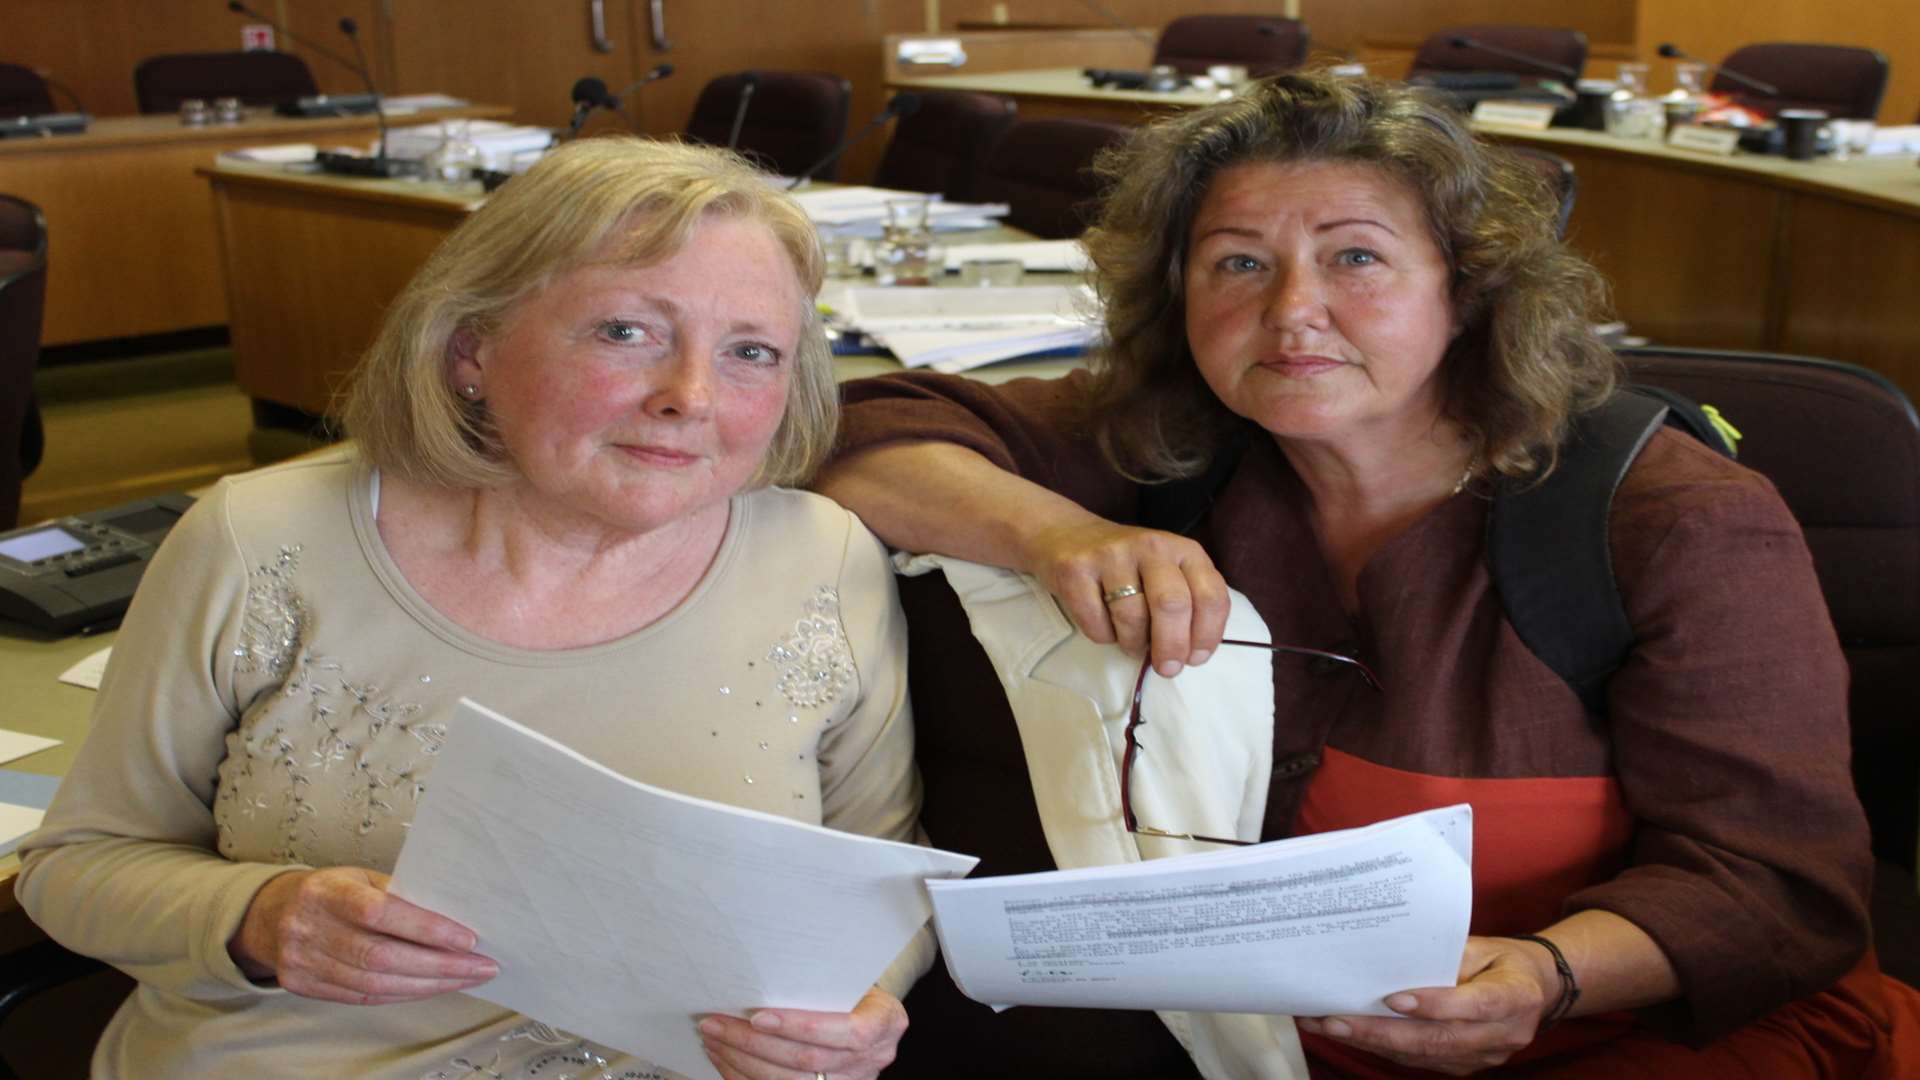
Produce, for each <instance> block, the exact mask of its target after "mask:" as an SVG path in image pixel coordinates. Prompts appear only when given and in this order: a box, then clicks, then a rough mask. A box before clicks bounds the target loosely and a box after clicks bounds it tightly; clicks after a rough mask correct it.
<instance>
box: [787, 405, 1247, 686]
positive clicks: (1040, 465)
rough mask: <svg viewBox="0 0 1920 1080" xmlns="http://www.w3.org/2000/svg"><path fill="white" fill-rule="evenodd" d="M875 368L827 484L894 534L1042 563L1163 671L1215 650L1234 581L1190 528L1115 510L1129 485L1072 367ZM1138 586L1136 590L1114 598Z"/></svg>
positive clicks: (1033, 569) (1105, 633)
mask: <svg viewBox="0 0 1920 1080" xmlns="http://www.w3.org/2000/svg"><path fill="white" fill-rule="evenodd" d="M872 382H873V384H876V385H866V386H857V387H855V388H850V391H849V398H850V400H851V402H852V404H851V405H850V407H849V409H848V417H849V423H848V425H847V427H848V435H847V437H846V438H845V439H844V440H843V442H844V443H845V444H846V445H847V446H848V449H847V451H846V452H845V453H843V454H842V455H841V456H840V457H839V458H838V459H836V460H835V461H834V462H833V463H832V464H831V465H829V466H828V468H827V469H826V471H825V472H824V473H822V475H821V477H820V479H819V481H818V482H817V485H816V486H817V487H818V488H819V490H820V491H821V492H823V493H824V494H826V495H828V496H830V497H832V498H833V499H835V500H836V501H838V502H840V503H841V504H842V505H843V506H846V507H848V508H849V509H851V510H853V511H854V512H855V513H857V514H859V515H860V516H861V518H862V519H863V520H865V521H866V522H867V524H868V526H869V527H870V528H872V529H873V530H874V532H875V533H877V534H878V535H879V536H880V538H881V539H883V540H885V541H886V542H887V543H888V544H890V545H892V546H893V547H895V548H899V549H902V550H907V551H916V552H934V553H938V554H942V555H951V556H954V557H956V558H963V559H969V560H971V561H973V562H978V563H985V564H988V565H993V566H1005V567H1009V568H1012V569H1016V570H1021V571H1024V572H1026V573H1030V574H1032V575H1034V576H1035V577H1036V578H1038V579H1039V580H1040V581H1041V583H1042V584H1044V585H1045V586H1046V587H1047V588H1048V589H1049V590H1050V591H1051V592H1052V593H1053V594H1054V596H1055V597H1057V598H1058V599H1059V600H1060V603H1061V606H1062V607H1064V608H1065V609H1066V611H1067V614H1068V615H1069V616H1070V617H1071V618H1072V619H1073V620H1074V622H1075V624H1076V625H1078V626H1079V627H1080V629H1081V632H1082V633H1084V634H1086V635H1087V637H1089V638H1091V639H1092V640H1094V641H1100V642H1114V641H1117V642H1119V643H1120V645H1121V646H1122V647H1123V648H1125V649H1126V650H1127V651H1129V652H1131V653H1134V654H1136V655H1138V654H1140V653H1142V652H1145V651H1147V650H1148V649H1149V648H1151V650H1152V653H1153V657H1154V660H1155V663H1156V666H1157V667H1158V668H1159V670H1160V671H1161V673H1162V674H1165V675H1172V674H1175V673H1176V672H1178V671H1179V668H1180V666H1181V665H1182V664H1184V663H1200V662H1204V661H1205V660H1206V658H1207V656H1209V655H1211V653H1212V651H1213V649H1214V648H1215V647H1216V646H1217V645H1218V644H1219V640H1220V635H1221V633H1222V630H1223V628H1224V626H1225V624H1226V614H1227V594H1226V585H1225V582H1224V581H1223V580H1222V579H1221V578H1220V575H1219V573H1218V572H1217V571H1216V570H1215V569H1214V567H1213V561H1212V560H1211V559H1210V558H1209V557H1208V556H1207V554H1206V552H1205V551H1204V550H1203V549H1202V548H1201V547H1200V545H1199V544H1197V543H1195V542H1194V541H1192V540H1190V539H1187V538H1185V537H1181V536H1176V535H1174V534H1172V533H1165V532H1160V531H1157V530H1153V529H1142V528H1137V527H1134V526H1131V525H1124V524H1120V523H1119V522H1118V521H1117V520H1115V519H1116V518H1119V517H1123V516H1127V515H1129V514H1130V513H1131V500H1132V498H1133V491H1132V485H1131V484H1130V483H1129V482H1127V481H1125V480H1124V479H1123V478H1121V477H1119V476H1118V475H1117V474H1115V473H1113V471H1112V470H1111V469H1110V468H1109V467H1108V466H1107V465H1106V463H1105V462H1104V461H1102V460H1100V458H1099V455H1098V453H1097V452H1096V451H1093V450H1092V448H1091V443H1090V441H1089V440H1087V439H1085V438H1084V437H1083V434H1084V433H1083V432H1081V431H1080V430H1079V429H1080V428H1081V427H1082V426H1083V425H1082V422H1081V421H1080V420H1079V419H1078V417H1077V416H1076V414H1075V411H1074V408H1073V402H1074V401H1075V397H1074V394H1073V389H1074V386H1075V385H1077V382H1076V381H1075V380H1057V381H1055V382H1053V383H1037V384H1035V385H1033V386H1018V385H1016V386H1014V387H1012V388H1007V389H998V388H990V387H985V386H982V385H980V384H973V383H967V382H966V381H965V380H955V379H944V380H940V379H926V378H922V379H919V380H914V381H909V380H907V379H897V380H873V381H872ZM890 388H897V394H898V396H889V389H890ZM1049 485H1052V486H1049ZM1056 488H1058V490H1056ZM1128 588H1131V589H1137V590H1138V595H1128V596H1123V597H1121V598H1119V599H1117V600H1115V601H1114V602H1112V603H1108V602H1107V600H1106V597H1107V596H1108V595H1110V594H1111V593H1112V592H1113V591H1114V590H1116V589H1128Z"/></svg>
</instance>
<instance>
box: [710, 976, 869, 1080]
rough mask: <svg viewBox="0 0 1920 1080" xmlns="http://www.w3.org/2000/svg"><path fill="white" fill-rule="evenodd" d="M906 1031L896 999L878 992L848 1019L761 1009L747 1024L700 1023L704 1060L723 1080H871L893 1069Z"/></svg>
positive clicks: (714, 1019)
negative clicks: (896, 1050) (824, 1078)
mask: <svg viewBox="0 0 1920 1080" xmlns="http://www.w3.org/2000/svg"><path fill="white" fill-rule="evenodd" d="M906 1030H907V1010H906V1009H905V1008H904V1007H902V1006H901V1004H900V999H898V998H896V997H894V996H893V995H892V994H889V993H887V992H886V991H885V990H882V989H880V988H879V987H874V988H873V989H871V990H869V991H867V996H866V997H863V998H861V999H860V1004H858V1005H855V1006H854V1007H853V1011H852V1012H850V1013H821V1012H803V1011H800V1010H798V1009H761V1010H760V1011H759V1012H756V1013H754V1014H753V1019H752V1020H751V1021H747V1020H741V1019H739V1018H737V1017H732V1016H717V1015H716V1016H709V1017H706V1018H705V1019H703V1020H701V1021H700V1038H701V1040H702V1041H703V1042H705V1043H706V1046H707V1057H708V1058H710V1059H712V1061H713V1065H714V1067H715V1068H717V1069H719V1070H720V1075H721V1076H723V1077H725V1078H726V1080H813V1078H814V1077H815V1075H817V1074H822V1075H825V1076H827V1077H828V1078H829V1080H871V1078H873V1077H876V1076H879V1075H880V1070H881V1069H884V1068H886V1067H887V1066H888V1065H890V1064H892V1063H893V1054H894V1048H895V1047H897V1046H899V1045H900V1036H901V1035H902V1034H904V1033H905V1032H906Z"/></svg>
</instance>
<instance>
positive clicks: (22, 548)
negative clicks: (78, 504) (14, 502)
mask: <svg viewBox="0 0 1920 1080" xmlns="http://www.w3.org/2000/svg"><path fill="white" fill-rule="evenodd" d="M192 505H193V497H192V496H190V495H183V494H171V495H161V496H159V497H157V498H152V499H140V500H138V501H135V502H130V503H126V504H124V505H122V506H115V507H110V508H108V509H105V510H95V511H93V512H92V513H87V514H79V515H76V516H73V517H64V518H61V519H59V520H58V521H53V522H49V523H47V524H44V525H30V526H28V527H26V528H24V529H15V530H13V531H12V532H7V533H0V617H4V618H8V619H13V620H16V621H18V622H22V623H25V624H26V625H28V626H31V627H34V628H35V629H39V630H50V631H53V632H54V633H59V634H66V633H71V632H73V631H75V630H82V629H94V628H99V629H107V628H109V627H110V626H111V625H113V624H116V623H118V622H119V619H120V616H121V614H122V613H124V612H125V611H126V610H127V604H128V602H129V601H131V600H132V599H133V590H134V587H135V586H137V585H139V584H140V575H141V574H143V573H145V572H146V569H147V561H148V560H149V559H151V558H153V552H154V549H155V548H157V547H159V546H160V540H161V538H162V537H164V536H166V535H167V530H169V529H171V528H173V525H174V522H176V521H179V520H180V515H182V514H184V513H186V512H187V507H189V506H192Z"/></svg>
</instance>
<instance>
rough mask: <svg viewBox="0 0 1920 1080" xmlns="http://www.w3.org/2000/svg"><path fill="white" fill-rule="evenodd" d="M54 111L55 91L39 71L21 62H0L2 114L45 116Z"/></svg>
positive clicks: (0, 108) (0, 102) (0, 113)
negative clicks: (22, 64)
mask: <svg viewBox="0 0 1920 1080" xmlns="http://www.w3.org/2000/svg"><path fill="white" fill-rule="evenodd" d="M53 111H54V108H53V93H52V91H50V90H49V89H48V88H47V80H45V79H43V78H41V77H40V73H39V72H37V71H35V70H33V69H32V68H28V67H21V66H20V65H19V64H0V116H44V115H46V114H47V113H50V112H53Z"/></svg>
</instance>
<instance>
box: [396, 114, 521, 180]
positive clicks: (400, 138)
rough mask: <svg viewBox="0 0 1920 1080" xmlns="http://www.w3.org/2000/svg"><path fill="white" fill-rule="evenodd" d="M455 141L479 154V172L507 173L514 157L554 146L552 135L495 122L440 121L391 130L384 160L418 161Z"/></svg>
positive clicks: (510, 169) (511, 166) (510, 168)
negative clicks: (492, 170)
mask: <svg viewBox="0 0 1920 1080" xmlns="http://www.w3.org/2000/svg"><path fill="white" fill-rule="evenodd" d="M455 139H459V140H464V141H466V142H469V143H472V144H473V145H474V147H475V148H476V149H478V150H479V151H480V166H481V168H485V169H494V170H498V171H500V172H510V171H512V168H513V165H514V159H515V158H516V157H520V156H521V155H532V154H538V153H539V152H540V151H542V150H545V149H546V148H547V147H549V146H551V145H553V132H552V131H549V130H548V129H546V128H543V127H527V126H517V125H513V124H502V123H499V122H497V121H494V120H442V121H440V122H439V123H436V124H416V125H414V126H413V127H404V128H394V129H392V130H390V131H389V132H387V156H388V157H391V158H398V159H400V160H402V161H418V160H420V159H422V158H424V157H426V156H427V155H428V154H431V153H433V152H434V151H435V150H438V149H440V147H441V145H443V144H444V143H446V142H448V141H449V140H455Z"/></svg>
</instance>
